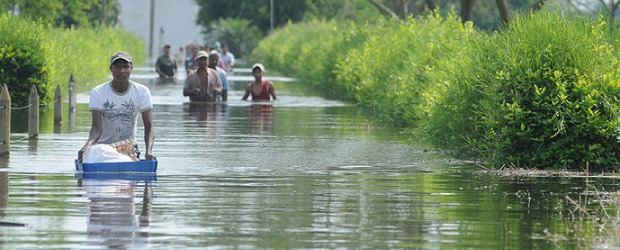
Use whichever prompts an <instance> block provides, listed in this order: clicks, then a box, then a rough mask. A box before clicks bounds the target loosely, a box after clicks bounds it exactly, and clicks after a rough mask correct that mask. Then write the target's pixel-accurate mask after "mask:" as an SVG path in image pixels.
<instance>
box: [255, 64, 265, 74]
mask: <svg viewBox="0 0 620 250" xmlns="http://www.w3.org/2000/svg"><path fill="white" fill-rule="evenodd" d="M255 68H259V69H260V71H263V72H265V66H263V64H261V63H255V64H254V65H252V70H254V69H255Z"/></svg>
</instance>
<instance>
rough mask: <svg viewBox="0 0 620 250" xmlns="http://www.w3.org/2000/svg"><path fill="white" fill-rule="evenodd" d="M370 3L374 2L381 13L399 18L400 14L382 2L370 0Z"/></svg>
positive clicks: (387, 16) (388, 16)
mask: <svg viewBox="0 0 620 250" xmlns="http://www.w3.org/2000/svg"><path fill="white" fill-rule="evenodd" d="M368 1H369V2H370V3H372V4H373V5H374V6H375V7H377V9H379V12H381V14H383V16H385V17H386V18H388V19H389V18H398V15H396V13H394V12H393V11H392V10H390V8H388V7H386V6H385V5H383V4H382V3H380V2H378V1H377V0H368Z"/></svg>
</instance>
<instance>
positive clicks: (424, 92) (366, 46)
mask: <svg viewBox="0 0 620 250" xmlns="http://www.w3.org/2000/svg"><path fill="white" fill-rule="evenodd" d="M368 28H369V29H376V30H379V32H373V33H372V34H371V35H370V36H369V37H368V39H367V40H366V41H365V43H363V45H362V46H360V47H359V48H354V49H351V50H350V51H349V52H348V54H347V55H346V58H345V60H341V61H339V62H338V64H337V65H336V72H337V73H336V74H337V75H338V80H339V84H343V85H346V86H348V87H347V89H350V90H353V91H354V93H355V100H356V101H357V102H358V103H360V104H362V106H364V107H366V108H368V109H370V110H371V111H372V113H374V114H376V116H377V117H378V118H380V119H381V120H383V121H387V122H390V123H392V124H395V125H397V126H415V125H417V124H419V123H420V122H421V120H424V119H426V114H427V110H428V108H429V106H432V105H434V100H435V99H436V98H438V97H437V95H438V94H441V93H442V90H444V89H445V82H444V81H445V79H446V74H448V73H450V72H452V68H453V65H454V64H455V63H458V61H457V60H459V59H460V58H461V55H463V54H464V53H465V52H466V49H467V48H468V46H467V44H468V43H469V39H471V38H470V37H477V36H478V35H477V34H476V33H475V32H474V29H473V28H472V26H471V24H468V25H465V26H464V25H462V24H461V22H460V20H459V19H458V18H457V17H456V15H455V14H454V13H452V14H449V15H448V17H447V18H446V19H444V18H443V17H441V16H439V15H437V14H430V15H427V16H424V17H421V18H419V19H413V18H411V19H409V20H408V21H407V22H406V23H402V22H401V21H398V20H392V21H389V22H384V23H381V24H379V25H373V26H371V27H368Z"/></svg>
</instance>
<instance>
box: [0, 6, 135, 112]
mask: <svg viewBox="0 0 620 250" xmlns="http://www.w3.org/2000/svg"><path fill="white" fill-rule="evenodd" d="M143 46H144V45H143V43H142V41H141V40H140V39H139V38H138V37H137V36H136V35H135V34H130V33H126V32H123V31H121V30H119V29H115V28H98V29H87V28H82V29H79V30H76V29H61V28H53V27H48V26H44V25H41V24H38V23H36V22H32V21H28V20H27V19H23V18H19V17H13V16H11V15H10V14H3V15H2V16H0V80H1V82H0V84H7V87H8V90H9V93H10V95H11V101H12V105H13V106H25V105H27V104H28V96H29V94H30V88H31V86H32V85H34V86H35V87H36V88H37V90H38V92H39V95H40V97H41V103H42V104H49V103H51V102H52V99H53V94H54V91H55V90H56V88H57V86H60V87H61V90H62V94H63V95H65V93H67V86H68V84H67V83H68V81H69V77H70V75H72V74H73V76H74V78H75V80H76V84H77V86H78V90H79V91H88V90H90V88H92V87H93V86H94V85H95V84H98V83H100V82H101V81H103V80H104V78H105V76H106V75H108V74H109V73H110V71H109V69H108V66H109V65H108V64H109V58H110V56H111V55H112V54H113V53H114V52H116V51H119V50H123V51H127V52H129V53H131V54H132V57H133V58H134V61H135V63H134V64H140V63H141V62H144V61H145V58H146V55H145V54H144V47H143Z"/></svg>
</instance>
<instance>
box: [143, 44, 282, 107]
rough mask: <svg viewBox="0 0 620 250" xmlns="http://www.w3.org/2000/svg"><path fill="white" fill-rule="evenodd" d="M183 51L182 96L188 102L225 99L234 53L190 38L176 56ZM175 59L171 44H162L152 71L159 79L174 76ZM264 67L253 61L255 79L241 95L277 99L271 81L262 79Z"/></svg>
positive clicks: (256, 98)
mask: <svg viewBox="0 0 620 250" xmlns="http://www.w3.org/2000/svg"><path fill="white" fill-rule="evenodd" d="M184 51H185V52H186V54H185V62H184V63H185V65H184V66H185V70H186V74H187V78H186V79H185V86H184V87H183V96H188V97H189V99H190V101H191V102H214V101H222V102H226V101H228V90H229V84H228V79H227V74H228V73H230V72H232V68H233V67H234V66H235V55H234V54H233V53H232V52H230V51H228V46H227V45H226V44H224V45H223V46H221V53H220V52H219V51H218V48H217V47H213V48H211V47H205V46H202V45H200V44H198V43H197V42H196V41H193V42H192V43H191V44H188V45H186V46H185V47H180V48H179V52H178V53H177V55H178V56H180V55H183V52H184ZM178 61H179V60H178V59H176V58H175V57H174V56H173V55H172V54H171V47H170V45H165V46H164V48H163V54H162V55H161V56H159V57H158V58H157V61H156V62H155V71H156V72H157V73H158V74H159V78H160V79H162V80H170V79H175V78H176V75H177V71H178V66H177V63H178ZM264 75H265V67H264V66H263V65H262V64H260V63H256V64H254V65H253V66H252V76H254V81H253V82H251V83H249V84H248V85H247V86H246V90H245V94H244V95H243V97H242V98H241V99H242V100H247V99H248V98H249V97H250V96H251V97H252V101H270V100H271V99H272V98H273V100H276V99H277V96H276V92H275V87H274V85H273V83H271V82H269V81H265V80H263V79H262V78H263V76H264Z"/></svg>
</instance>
